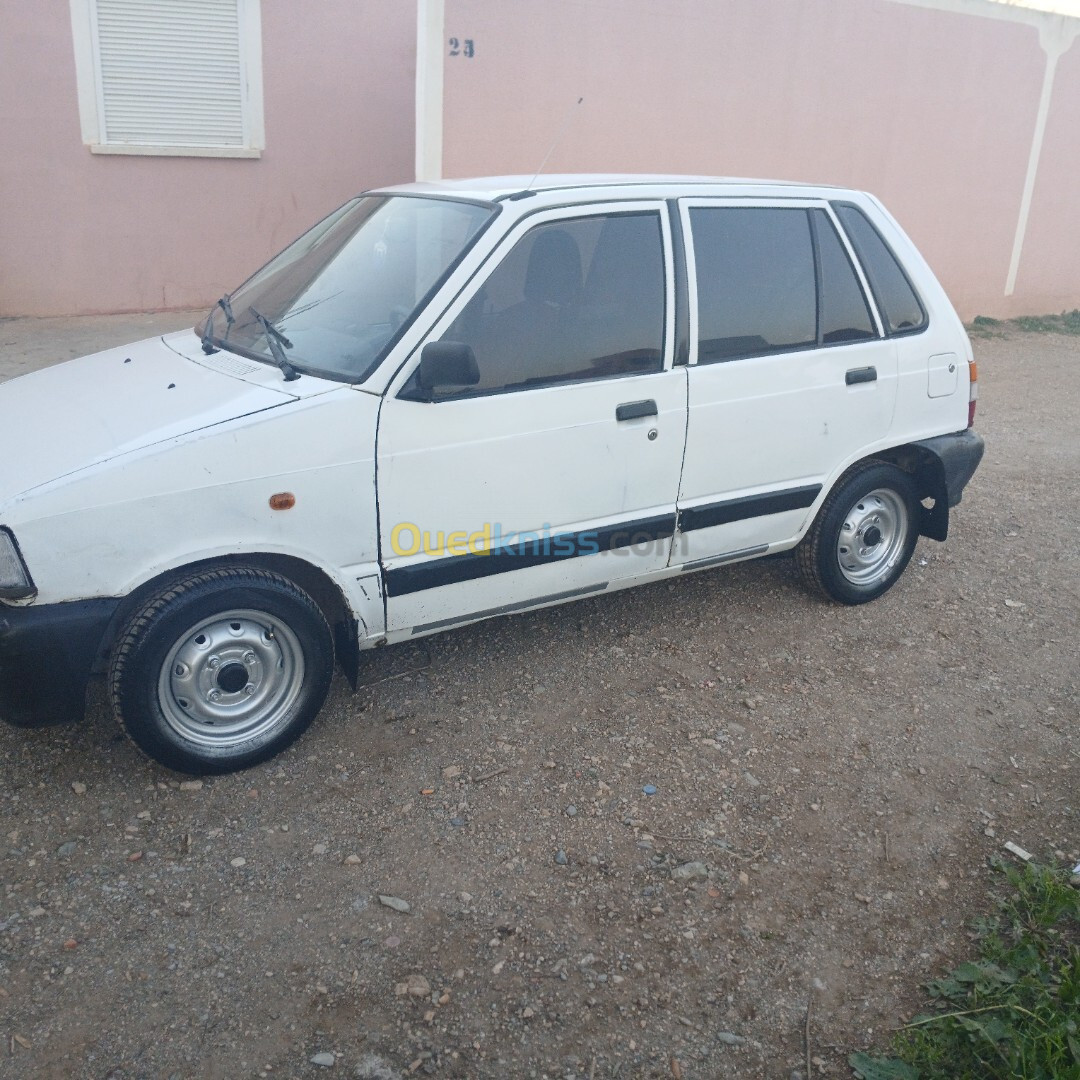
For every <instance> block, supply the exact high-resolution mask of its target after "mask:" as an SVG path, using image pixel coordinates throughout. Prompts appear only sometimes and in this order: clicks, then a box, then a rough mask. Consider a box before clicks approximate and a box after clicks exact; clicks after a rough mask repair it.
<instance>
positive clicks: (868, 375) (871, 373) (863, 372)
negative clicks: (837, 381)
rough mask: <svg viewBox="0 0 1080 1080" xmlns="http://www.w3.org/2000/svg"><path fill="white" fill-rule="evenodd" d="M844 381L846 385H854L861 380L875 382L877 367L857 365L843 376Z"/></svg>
mask: <svg viewBox="0 0 1080 1080" xmlns="http://www.w3.org/2000/svg"><path fill="white" fill-rule="evenodd" d="M844 382H846V383H847V384H848V386H854V385H855V384H856V383H861V382H877V368H876V367H858V368H852V369H851V370H850V371H849V372H848V373H847V374H846V375H845V376H844Z"/></svg>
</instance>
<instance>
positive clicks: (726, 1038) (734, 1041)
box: [716, 1031, 746, 1046]
mask: <svg viewBox="0 0 1080 1080" xmlns="http://www.w3.org/2000/svg"><path fill="white" fill-rule="evenodd" d="M716 1038H717V1039H718V1040H719V1041H720V1042H722V1043H726V1044H727V1045H728V1046H742V1044H743V1043H744V1042H746V1040H745V1039H744V1038H743V1037H742V1036H741V1035H736V1034H735V1033H734V1032H732V1031H718V1032H717V1033H716Z"/></svg>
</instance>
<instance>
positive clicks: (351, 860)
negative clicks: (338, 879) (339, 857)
mask: <svg viewBox="0 0 1080 1080" xmlns="http://www.w3.org/2000/svg"><path fill="white" fill-rule="evenodd" d="M360 862H361V859H360V856H359V855H346V856H345V865H346V866H359V865H360Z"/></svg>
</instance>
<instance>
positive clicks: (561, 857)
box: [555, 851, 569, 866]
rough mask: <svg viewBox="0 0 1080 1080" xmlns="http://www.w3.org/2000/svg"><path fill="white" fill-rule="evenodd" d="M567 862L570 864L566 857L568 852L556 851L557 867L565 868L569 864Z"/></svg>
mask: <svg viewBox="0 0 1080 1080" xmlns="http://www.w3.org/2000/svg"><path fill="white" fill-rule="evenodd" d="M567 862H569V860H568V859H567V857H566V852H565V851H556V852H555V864H556V865H557V866H565V865H566V864H567Z"/></svg>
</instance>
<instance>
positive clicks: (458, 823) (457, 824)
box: [450, 817, 465, 829]
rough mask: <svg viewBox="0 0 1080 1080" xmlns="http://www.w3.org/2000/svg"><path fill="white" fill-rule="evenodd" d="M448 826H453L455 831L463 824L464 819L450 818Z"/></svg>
mask: <svg viewBox="0 0 1080 1080" xmlns="http://www.w3.org/2000/svg"><path fill="white" fill-rule="evenodd" d="M450 824H451V825H453V827H454V828H455V829H460V828H462V826H463V825H464V824H465V819H464V818H460V817H452V818H451V819H450Z"/></svg>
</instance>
